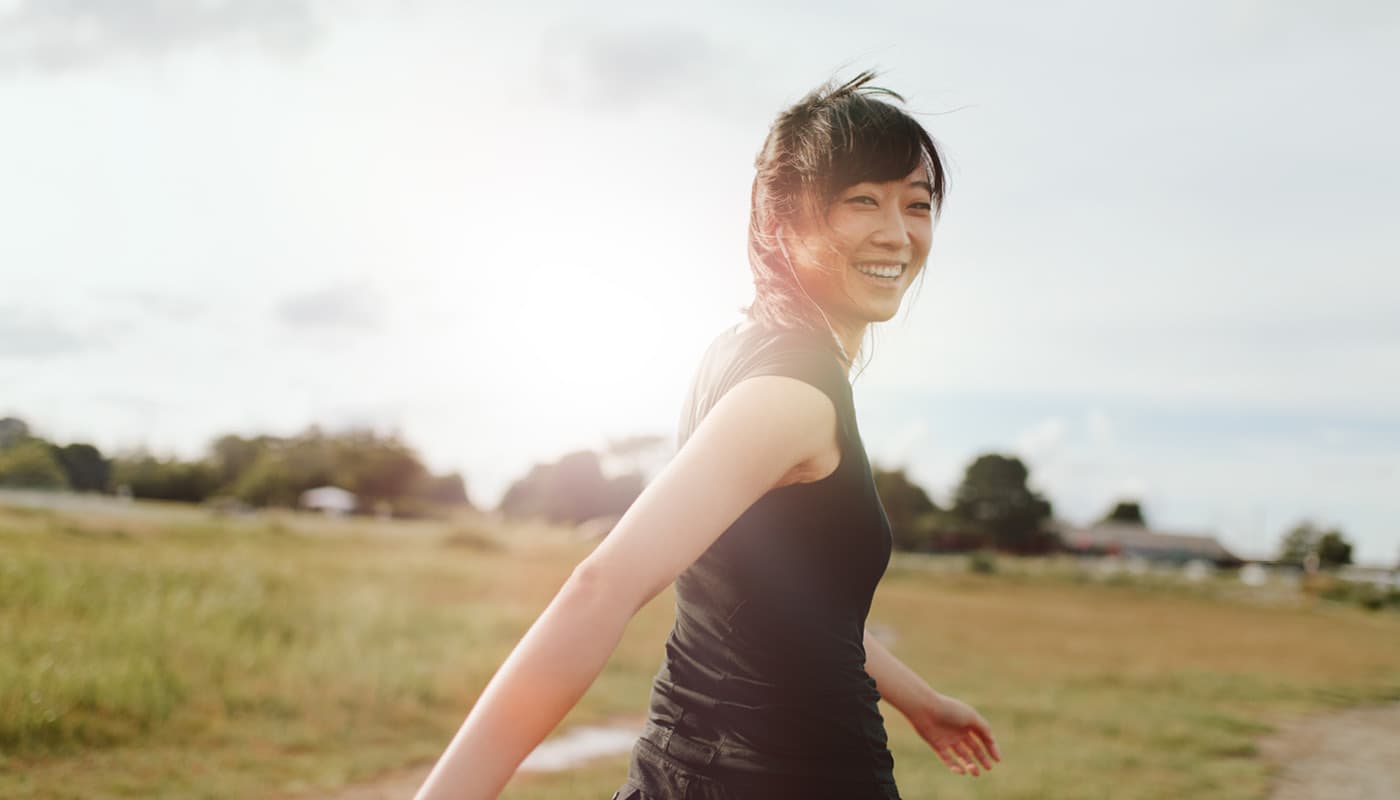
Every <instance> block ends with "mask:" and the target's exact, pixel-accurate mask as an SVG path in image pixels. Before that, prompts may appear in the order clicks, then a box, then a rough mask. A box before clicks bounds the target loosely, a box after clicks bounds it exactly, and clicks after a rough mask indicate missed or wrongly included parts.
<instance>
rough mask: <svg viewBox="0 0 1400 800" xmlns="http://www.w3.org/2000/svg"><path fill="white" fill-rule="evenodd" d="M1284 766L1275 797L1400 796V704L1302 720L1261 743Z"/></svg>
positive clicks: (1348, 799) (1354, 799) (1368, 799)
mask: <svg viewBox="0 0 1400 800" xmlns="http://www.w3.org/2000/svg"><path fill="white" fill-rule="evenodd" d="M1260 752H1261V754H1262V755H1263V756H1264V757H1265V758H1267V759H1269V760H1270V761H1272V762H1273V763H1275V764H1277V765H1278V766H1279V767H1280V768H1281V770H1282V771H1281V773H1280V774H1279V777H1278V780H1277V782H1276V783H1275V784H1274V790H1273V792H1272V793H1271V794H1270V795H1269V800H1395V798H1400V704H1398V705H1391V706H1382V707H1379V708H1374V707H1373V708H1357V709H1351V710H1348V711H1336V712H1330V713H1326V714H1319V715H1316V716H1311V717H1306V718H1303V719H1299V720H1296V721H1294V722H1291V723H1288V724H1286V725H1283V726H1281V727H1280V729H1279V730H1278V731H1277V732H1276V733H1274V734H1273V735H1271V736H1269V737H1268V738H1267V739H1265V740H1264V741H1263V742H1261V743H1260Z"/></svg>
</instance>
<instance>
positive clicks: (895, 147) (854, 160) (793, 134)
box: [740, 70, 947, 356]
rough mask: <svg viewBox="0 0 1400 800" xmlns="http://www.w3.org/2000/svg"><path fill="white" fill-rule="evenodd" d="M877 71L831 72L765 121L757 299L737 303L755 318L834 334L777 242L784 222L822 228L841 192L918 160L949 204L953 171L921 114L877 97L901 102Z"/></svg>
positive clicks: (752, 229)
mask: <svg viewBox="0 0 1400 800" xmlns="http://www.w3.org/2000/svg"><path fill="white" fill-rule="evenodd" d="M875 77H876V73H875V72H873V71H870V70H866V71H864V72H861V73H860V74H859V75H857V76H856V77H854V78H852V79H851V80H849V81H847V82H845V83H843V84H840V85H837V83H836V81H835V79H831V80H828V81H827V82H826V83H824V84H822V85H821V86H819V87H817V88H816V89H814V90H813V91H811V92H809V93H808V94H807V96H805V97H803V98H802V99H801V100H800V101H798V102H797V103H796V104H795V105H793V106H792V107H790V108H788V109H787V110H785V111H783V112H782V113H780V114H779V115H778V117H777V119H776V120H774V122H773V125H772V127H770V128H769V129H768V137H767V138H766V139H765V140H764V142H763V148H762V149H761V150H760V151H759V153H758V157H757V158H756V159H755V160H754V168H755V170H756V173H755V175H754V179H753V192H752V197H751V206H750V210H749V248H748V249H749V267H750V269H751V270H752V271H753V280H754V300H753V302H752V303H750V304H749V305H747V306H743V307H741V308H740V311H742V312H743V313H744V314H745V315H746V316H748V317H749V318H750V319H752V320H755V321H758V322H764V323H767V324H769V325H771V326H775V327H779V328H795V329H799V330H810V331H814V332H817V333H819V334H821V336H822V337H823V338H824V339H830V338H831V336H832V334H831V332H830V327H829V326H828V324H827V322H826V319H825V317H824V316H823V314H822V311H821V310H820V309H819V307H818V306H817V304H816V302H815V301H814V300H812V299H811V298H810V297H809V296H808V295H807V294H806V292H804V291H803V289H802V287H801V286H800V285H799V284H798V282H797V277H796V275H795V274H794V273H793V271H792V267H791V266H790V265H789V263H788V261H787V257H786V256H785V254H784V253H783V252H782V250H781V248H780V245H779V241H778V237H777V228H778V226H779V225H782V224H787V225H794V224H796V223H802V222H808V223H815V224H816V225H817V226H818V227H825V224H826V211H827V208H828V207H829V205H830V203H831V200H832V199H833V198H835V197H836V196H837V195H838V194H840V192H841V191H843V190H845V189H846V188H848V187H850V186H852V185H854V184H857V183H861V182H862V181H875V182H880V183H882V182H885V181H892V180H898V179H900V178H903V177H904V176H905V175H908V174H909V173H910V172H911V171H912V170H913V169H914V168H915V167H916V166H918V165H919V164H923V165H924V169H925V171H926V172H927V174H928V181H929V184H930V185H931V186H932V187H933V208H934V215H935V218H936V217H937V215H938V213H939V212H940V211H941V210H942V208H943V194H944V187H945V185H946V181H947V179H946V176H945V171H944V165H943V157H942V156H941V155H940V154H939V152H938V147H937V145H935V144H934V141H933V138H932V137H931V136H929V134H928V132H927V131H926V130H924V127H923V126H922V125H920V124H919V122H918V121H917V120H915V119H914V118H913V117H911V116H910V115H909V114H907V113H906V112H904V111H903V110H901V109H899V108H896V107H895V106H893V105H891V104H889V103H887V102H884V101H882V100H879V99H877V96H879V95H884V96H887V97H891V98H893V99H895V100H897V101H899V102H900V103H903V102H904V98H903V97H902V96H900V95H899V94H896V93H895V92H893V91H890V90H889V89H884V88H881V87H878V86H869V85H867V84H868V83H869V82H870V81H871V80H873V79H874V78H875ZM921 274H922V273H921ZM833 344H834V342H833ZM852 356H854V354H852Z"/></svg>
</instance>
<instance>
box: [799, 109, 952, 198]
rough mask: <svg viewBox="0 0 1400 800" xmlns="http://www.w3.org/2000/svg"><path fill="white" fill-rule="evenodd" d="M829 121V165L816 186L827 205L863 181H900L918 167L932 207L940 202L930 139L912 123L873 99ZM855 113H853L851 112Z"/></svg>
mask: <svg viewBox="0 0 1400 800" xmlns="http://www.w3.org/2000/svg"><path fill="white" fill-rule="evenodd" d="M860 105H864V106H866V107H865V108H861V109H859V110H858V112H864V113H859V114H858V116H857V114H852V115H849V116H847V115H842V116H841V117H838V119H837V120H834V121H833V122H835V124H834V125H833V126H832V128H833V130H832V131H831V133H832V141H831V145H832V146H831V149H830V151H829V153H830V155H829V157H830V159H831V161H830V164H829V165H828V167H827V169H825V170H823V171H822V172H823V173H824V174H825V175H826V176H827V178H826V180H825V181H824V183H825V185H824V186H823V187H822V189H823V194H824V195H825V199H826V200H827V201H830V200H831V199H832V198H833V197H835V196H836V195H837V194H839V193H840V192H841V191H842V190H844V189H846V188H848V187H850V186H853V185H855V184H857V183H861V182H864V181H873V182H875V183H884V182H886V181H895V180H900V179H901V178H903V177H904V176H906V175H908V174H909V173H910V172H912V171H914V168H915V167H918V166H919V165H920V164H922V165H923V167H924V173H925V176H926V178H927V180H928V182H929V184H930V185H931V186H933V201H934V205H935V207H938V206H941V205H942V200H943V166H942V164H941V163H940V159H939V158H938V151H937V149H936V148H935V146H934V143H933V140H932V139H931V138H930V137H929V135H928V133H927V132H926V131H925V130H924V129H923V126H921V125H920V124H919V123H918V122H916V121H915V120H913V119H912V118H910V117H909V116H908V115H906V114H903V113H901V112H900V111H899V110H897V109H895V108H893V107H891V106H889V105H886V104H885V103H881V102H878V101H873V102H868V103H862V104H860ZM852 110H853V111H857V109H852Z"/></svg>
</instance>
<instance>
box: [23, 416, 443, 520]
mask: <svg viewBox="0 0 1400 800" xmlns="http://www.w3.org/2000/svg"><path fill="white" fill-rule="evenodd" d="M0 486H9V487H17V488H29V489H60V490H63V489H66V490H72V491H79V492H103V493H121V494H126V495H129V496H132V497H138V498H143V499H151V500H175V501H182V502H187V503H203V502H207V501H211V500H215V499H222V500H227V501H229V502H237V503H243V504H246V505H248V506H252V507H258V508H262V507H270V506H282V507H295V506H296V505H297V503H298V500H299V498H300V497H301V493H302V492H304V491H306V490H307V489H312V488H315V487H318V486H338V487H340V488H342V489H345V490H347V491H350V492H352V493H353V494H354V495H355V496H356V499H357V503H358V508H357V510H358V511H362V512H365V513H371V512H382V511H386V510H387V511H389V512H390V513H392V514H394V515H396V516H408V517H411V516H423V515H425V514H429V513H433V512H434V511H435V509H437V508H439V507H442V506H465V505H470V501H469V499H468V497H467V491H466V484H465V482H464V481H463V479H462V476H461V475H460V474H459V473H455V472H453V473H447V474H443V475H434V474H432V473H431V472H430V471H429V470H428V468H427V467H426V466H424V464H423V462H422V459H421V458H420V457H419V456H418V454H417V452H416V451H414V449H413V448H412V447H410V446H409V445H408V444H406V443H405V442H404V441H403V440H402V439H401V438H400V437H399V436H398V435H397V434H380V433H377V432H375V431H372V430H366V429H349V430H345V431H334V432H332V431H325V430H322V429H321V428H319V427H317V426H311V427H309V428H307V429H306V430H305V431H303V432H302V433H299V434H296V435H294V436H265V435H263V436H250V437H245V436H238V435H233V434H229V435H225V436H220V437H219V438H217V439H215V440H214V441H212V442H211V443H210V444H209V446H208V448H207V449H206V451H205V453H204V454H203V455H202V456H201V457H199V458H195V459H188V460H187V459H181V458H177V457H173V456H171V457H159V456H156V455H153V454H152V453H150V452H147V451H145V450H133V451H130V452H124V453H118V454H115V455H113V456H110V457H109V456H106V455H104V454H103V453H102V452H101V450H99V449H98V448H97V447H96V446H94V445H92V444H88V443H83V442H78V443H70V444H57V443H55V442H50V441H48V440H46V439H44V438H42V437H40V436H37V435H34V434H33V433H32V432H31V431H30V430H29V426H28V425H27V424H25V423H24V421H23V420H20V419H17V418H14V417H8V418H5V419H0Z"/></svg>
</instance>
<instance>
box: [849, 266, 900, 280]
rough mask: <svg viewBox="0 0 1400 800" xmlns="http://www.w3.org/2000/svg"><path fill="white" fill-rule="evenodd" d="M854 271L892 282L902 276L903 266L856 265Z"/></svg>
mask: <svg viewBox="0 0 1400 800" xmlns="http://www.w3.org/2000/svg"><path fill="white" fill-rule="evenodd" d="M855 268H856V270H858V271H859V272H861V273H863V274H865V275H869V276H870V277H872V278H878V279H881V280H887V281H892V280H895V279H897V278H898V277H899V276H900V275H903V274H904V265H903V264H888V263H887V264H874V263H868V264H856V265H855Z"/></svg>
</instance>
